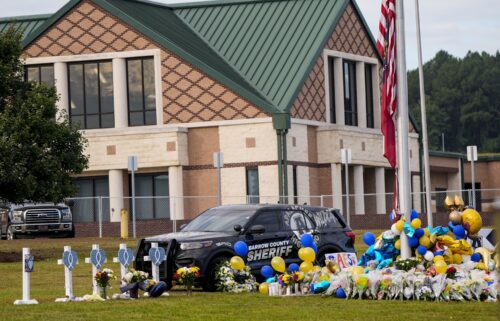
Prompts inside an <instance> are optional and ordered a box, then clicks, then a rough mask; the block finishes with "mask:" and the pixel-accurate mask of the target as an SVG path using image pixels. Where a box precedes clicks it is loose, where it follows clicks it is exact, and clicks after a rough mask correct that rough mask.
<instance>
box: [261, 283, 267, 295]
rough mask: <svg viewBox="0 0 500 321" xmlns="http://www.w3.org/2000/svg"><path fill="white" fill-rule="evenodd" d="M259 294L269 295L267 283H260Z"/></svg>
mask: <svg viewBox="0 0 500 321" xmlns="http://www.w3.org/2000/svg"><path fill="white" fill-rule="evenodd" d="M259 292H260V293H261V294H268V293H269V284H268V283H267V282H262V283H261V284H259Z"/></svg>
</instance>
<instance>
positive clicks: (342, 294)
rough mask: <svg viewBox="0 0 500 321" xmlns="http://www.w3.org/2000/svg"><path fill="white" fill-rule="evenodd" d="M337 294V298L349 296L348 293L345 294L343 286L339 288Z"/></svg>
mask: <svg viewBox="0 0 500 321" xmlns="http://www.w3.org/2000/svg"><path fill="white" fill-rule="evenodd" d="M335 296H336V297H337V298H339V299H345V298H347V295H346V294H345V291H344V289H342V288H338V289H337V292H336V293H335Z"/></svg>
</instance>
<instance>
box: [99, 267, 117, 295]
mask: <svg viewBox="0 0 500 321" xmlns="http://www.w3.org/2000/svg"><path fill="white" fill-rule="evenodd" d="M94 279H95V281H96V283H97V286H99V290H100V296H101V298H102V299H104V300H106V299H107V298H108V296H107V290H106V288H107V287H108V286H109V282H110V281H111V280H115V279H116V276H115V272H113V270H111V269H103V270H102V271H99V272H97V273H96V275H95V276H94Z"/></svg>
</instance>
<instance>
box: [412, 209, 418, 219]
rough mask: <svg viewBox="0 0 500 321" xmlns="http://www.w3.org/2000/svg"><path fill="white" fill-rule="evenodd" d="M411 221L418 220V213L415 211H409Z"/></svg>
mask: <svg viewBox="0 0 500 321" xmlns="http://www.w3.org/2000/svg"><path fill="white" fill-rule="evenodd" d="M410 218H411V220H412V221H413V220H414V219H416V218H418V212H417V211H415V210H411V216H410Z"/></svg>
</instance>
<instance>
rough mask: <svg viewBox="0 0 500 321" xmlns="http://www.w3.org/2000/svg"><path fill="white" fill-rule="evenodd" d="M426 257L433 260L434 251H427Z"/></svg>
mask: <svg viewBox="0 0 500 321" xmlns="http://www.w3.org/2000/svg"><path fill="white" fill-rule="evenodd" d="M424 258H425V259H426V260H427V261H431V260H432V259H433V258H434V253H432V252H431V251H427V252H426V253H425V255H424Z"/></svg>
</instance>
